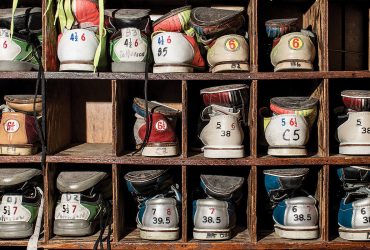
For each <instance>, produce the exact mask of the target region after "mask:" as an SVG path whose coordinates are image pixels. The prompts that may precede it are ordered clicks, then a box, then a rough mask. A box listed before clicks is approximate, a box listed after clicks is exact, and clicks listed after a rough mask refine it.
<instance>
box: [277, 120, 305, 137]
mask: <svg viewBox="0 0 370 250" xmlns="http://www.w3.org/2000/svg"><path fill="white" fill-rule="evenodd" d="M281 126H282V127H283V128H286V129H284V130H283V134H282V136H283V140H284V141H298V140H299V139H300V138H301V136H300V133H299V132H300V129H299V128H297V127H298V122H297V118H295V117H293V118H290V119H288V118H285V117H284V118H281Z"/></svg>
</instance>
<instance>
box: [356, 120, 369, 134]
mask: <svg viewBox="0 0 370 250" xmlns="http://www.w3.org/2000/svg"><path fill="white" fill-rule="evenodd" d="M356 126H357V127H358V128H360V131H361V134H370V127H367V126H366V125H365V124H364V122H363V119H357V120H356Z"/></svg>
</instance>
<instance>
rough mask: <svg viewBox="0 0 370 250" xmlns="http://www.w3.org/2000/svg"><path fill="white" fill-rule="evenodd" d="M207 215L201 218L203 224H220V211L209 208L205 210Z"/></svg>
mask: <svg viewBox="0 0 370 250" xmlns="http://www.w3.org/2000/svg"><path fill="white" fill-rule="evenodd" d="M206 212H207V214H206V215H203V216H202V223H203V224H220V223H221V216H220V211H218V209H217V208H215V207H209V208H208V209H206Z"/></svg>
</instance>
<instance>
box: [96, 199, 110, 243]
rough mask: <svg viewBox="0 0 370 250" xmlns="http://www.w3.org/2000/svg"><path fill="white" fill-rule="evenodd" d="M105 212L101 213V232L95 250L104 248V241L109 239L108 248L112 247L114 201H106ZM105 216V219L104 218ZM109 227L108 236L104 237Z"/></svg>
mask: <svg viewBox="0 0 370 250" xmlns="http://www.w3.org/2000/svg"><path fill="white" fill-rule="evenodd" d="M104 207H105V208H104V209H105V212H103V213H100V218H99V219H100V233H99V237H98V238H97V239H96V241H95V244H94V247H93V250H97V249H98V247H100V248H99V249H100V250H104V245H103V244H104V241H105V240H106V241H107V250H110V249H111V244H110V238H111V235H112V203H111V202H104ZM104 217H105V219H104ZM107 227H108V233H107V236H106V237H105V238H104V237H103V235H104V233H105V229H106V228H107Z"/></svg>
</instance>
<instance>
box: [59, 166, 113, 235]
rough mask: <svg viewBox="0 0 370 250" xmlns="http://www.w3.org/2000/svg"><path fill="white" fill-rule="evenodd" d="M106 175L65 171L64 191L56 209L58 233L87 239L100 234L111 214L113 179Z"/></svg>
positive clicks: (61, 178)
mask: <svg viewBox="0 0 370 250" xmlns="http://www.w3.org/2000/svg"><path fill="white" fill-rule="evenodd" d="M107 177H108V174H106V173H105V172H90V171H81V172H77V171H64V172H61V173H60V174H59V175H58V178H57V188H58V190H59V191H60V192H61V197H60V199H59V200H58V203H57V206H56V208H55V220H54V234H56V235H60V236H76V237H77V236H87V235H92V234H94V233H95V232H96V230H97V227H98V225H99V223H100V221H101V217H105V216H106V213H107V209H108V206H107V204H108V203H107V200H106V199H107V198H108V197H109V196H110V194H111V185H110V184H109V183H111V180H109V179H108V178H107Z"/></svg>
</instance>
